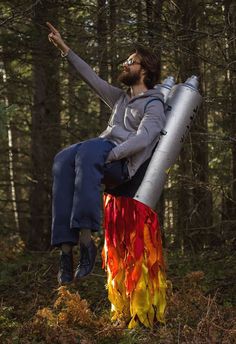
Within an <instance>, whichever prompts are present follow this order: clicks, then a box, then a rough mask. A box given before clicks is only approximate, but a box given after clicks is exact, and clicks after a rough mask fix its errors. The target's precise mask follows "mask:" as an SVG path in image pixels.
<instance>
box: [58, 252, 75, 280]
mask: <svg viewBox="0 0 236 344" xmlns="http://www.w3.org/2000/svg"><path fill="white" fill-rule="evenodd" d="M57 279H58V283H59V284H60V285H65V284H69V283H71V282H72V281H73V254H72V252H69V253H65V252H63V251H61V254H60V267H59V271H58V275H57Z"/></svg>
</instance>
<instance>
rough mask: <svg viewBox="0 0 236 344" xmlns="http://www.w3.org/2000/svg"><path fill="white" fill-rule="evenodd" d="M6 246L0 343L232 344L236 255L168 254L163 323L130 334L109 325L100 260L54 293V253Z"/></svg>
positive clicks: (0, 281) (0, 277) (0, 265)
mask: <svg viewBox="0 0 236 344" xmlns="http://www.w3.org/2000/svg"><path fill="white" fill-rule="evenodd" d="M11 245H12V243H10V244H9V243H6V242H4V244H1V246H2V247H0V249H1V251H0V295H1V304H0V343H3V344H8V343H10V344H18V343H24V344H38V343H50V344H54V343H55V344H57V343H58V344H75V343H80V344H95V343H99V344H110V343H119V344H136V343H137V344H138V343H140V344H144V343H145V344H146V343H161V344H174V343H176V344H177V343H180V344H184V343H191V344H192V343H194V344H204V343H209V344H218V343H219V344H228V343H236V307H235V297H236V283H235V276H236V274H235V270H236V269H235V267H236V253H235V252H234V253H233V252H227V251H224V252H223V250H222V249H221V250H220V252H212V251H211V252H205V253H204V254H201V255H198V256H193V255H191V257H190V256H188V257H186V256H175V255H173V254H171V253H170V252H167V253H166V256H167V259H166V260H167V265H168V266H167V277H168V280H169V281H170V282H169V285H172V288H170V289H169V291H168V300H167V304H168V305H167V312H166V323H165V324H156V325H155V326H154V328H153V329H147V328H144V327H143V326H139V327H137V328H135V329H132V330H128V329H127V328H126V326H125V325H124V324H122V323H119V324H118V323H112V322H111V320H110V304H109V301H108V299H107V291H106V289H105V284H106V274H105V272H104V271H103V270H102V268H101V258H100V255H99V256H98V259H97V262H96V267H95V270H94V272H93V273H92V274H91V275H90V276H89V277H88V278H87V279H84V280H83V281H82V282H81V283H80V284H79V285H78V286H75V285H71V286H69V287H62V288H61V289H58V287H57V279H56V276H57V268H58V251H57V250H53V251H51V252H28V253H26V252H23V251H22V248H21V245H20V244H17V245H15V244H14V245H12V247H11ZM100 248H101V245H100ZM76 259H77V260H78V256H77V255H76ZM55 302H56V304H55Z"/></svg>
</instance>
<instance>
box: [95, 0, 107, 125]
mask: <svg viewBox="0 0 236 344" xmlns="http://www.w3.org/2000/svg"><path fill="white" fill-rule="evenodd" d="M97 9H98V14H97V40H98V67H99V76H100V77H101V78H102V79H104V80H108V50H107V34H108V32H107V31H108V29H107V8H106V1H105V0H97ZM109 113H110V110H109V108H108V107H107V105H106V104H105V103H104V102H103V101H102V100H101V101H100V128H101V129H104V128H105V127H106V125H107V120H108V118H109Z"/></svg>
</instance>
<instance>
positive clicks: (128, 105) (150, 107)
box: [47, 23, 165, 284]
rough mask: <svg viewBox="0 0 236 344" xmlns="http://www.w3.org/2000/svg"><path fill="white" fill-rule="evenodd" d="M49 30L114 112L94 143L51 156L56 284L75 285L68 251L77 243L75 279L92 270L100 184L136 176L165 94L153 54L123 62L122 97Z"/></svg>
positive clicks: (157, 127)
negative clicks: (160, 89) (57, 257)
mask: <svg viewBox="0 0 236 344" xmlns="http://www.w3.org/2000/svg"><path fill="white" fill-rule="evenodd" d="M47 25H48V27H49V29H50V30H51V32H50V34H49V35H48V38H49V40H50V41H51V42H52V43H53V44H54V45H55V46H56V47H57V48H58V49H59V50H60V51H61V54H62V56H63V57H66V58H67V59H68V61H69V63H71V64H72V65H73V66H74V68H75V70H76V71H77V72H78V73H79V75H80V77H81V78H82V79H83V80H84V81H85V82H86V83H87V84H88V85H89V86H90V87H91V88H92V89H93V90H94V91H95V92H96V93H97V94H98V96H99V97H100V98H101V99H102V100H103V101H104V102H105V103H106V104H107V105H108V106H109V107H110V108H111V109H112V115H111V118H110V120H109V123H108V126H107V128H106V130H105V131H104V132H103V133H102V134H101V135H100V136H99V137H98V138H95V139H90V140H87V141H84V142H81V143H77V144H74V145H72V146H70V147H68V148H66V149H64V150H62V151H61V152H59V153H58V154H57V155H56V157H55V161H54V165H53V176H54V183H53V221H52V245H54V246H59V247H61V255H60V269H59V273H58V281H59V283H60V284H65V283H70V282H71V281H72V280H73V255H72V248H73V245H76V244H77V243H78V240H80V261H79V264H78V266H77V268H76V271H75V274H74V278H75V280H79V279H80V278H82V277H84V276H86V275H88V274H89V273H90V272H91V270H92V269H93V266H94V263H95V258H96V253H97V249H96V246H95V244H94V242H93V240H92V238H91V234H92V232H96V231H98V230H99V227H100V191H101V184H105V186H106V187H107V188H108V189H109V188H110V189H112V190H116V189H117V188H118V189H119V186H120V185H121V187H122V186H126V185H129V183H130V182H132V181H133V180H135V178H136V176H138V175H140V171H141V169H142V167H143V166H145V165H147V162H148V161H149V159H150V157H151V154H152V151H153V149H154V148H155V146H156V144H157V142H158V139H159V136H160V132H161V129H162V128H163V127H164V124H165V114H164V110H163V95H162V94H161V93H158V91H157V90H156V89H154V85H155V84H156V83H157V74H158V66H157V59H156V56H155V55H154V54H153V53H151V52H149V51H148V50H147V49H145V48H142V47H138V48H137V49H136V51H135V52H134V53H132V54H131V55H130V56H129V58H128V59H127V60H126V61H125V62H124V63H123V71H122V72H121V74H120V75H119V80H120V82H122V83H124V84H125V85H126V86H129V93H126V92H125V91H123V90H122V89H120V88H117V87H114V86H111V85H109V84H108V83H107V82H106V81H104V80H102V79H101V78H100V77H99V76H98V75H97V74H96V73H95V72H94V71H93V70H92V69H91V68H90V67H89V66H88V65H87V64H86V63H85V62H84V61H83V60H82V59H81V58H80V57H79V56H78V55H76V54H75V53H74V52H73V51H72V50H71V49H70V48H69V46H68V45H67V44H65V42H64V41H63V39H62V38H61V35H60V33H59V32H58V31H57V30H56V29H55V28H54V27H53V26H52V25H51V24H50V23H47ZM139 183H140V181H139ZM134 184H135V183H134ZM126 189H127V188H126ZM121 192H122V191H121Z"/></svg>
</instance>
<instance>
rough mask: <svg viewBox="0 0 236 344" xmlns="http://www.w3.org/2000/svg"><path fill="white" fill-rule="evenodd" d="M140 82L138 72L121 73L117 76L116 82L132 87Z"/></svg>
mask: <svg viewBox="0 0 236 344" xmlns="http://www.w3.org/2000/svg"><path fill="white" fill-rule="evenodd" d="M139 80H140V75H139V72H135V73H130V72H129V71H124V70H123V71H122V72H121V73H120V74H119V75H118V81H120V82H123V84H125V85H126V86H129V87H131V86H134V85H136V84H137V83H138V81H139Z"/></svg>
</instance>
